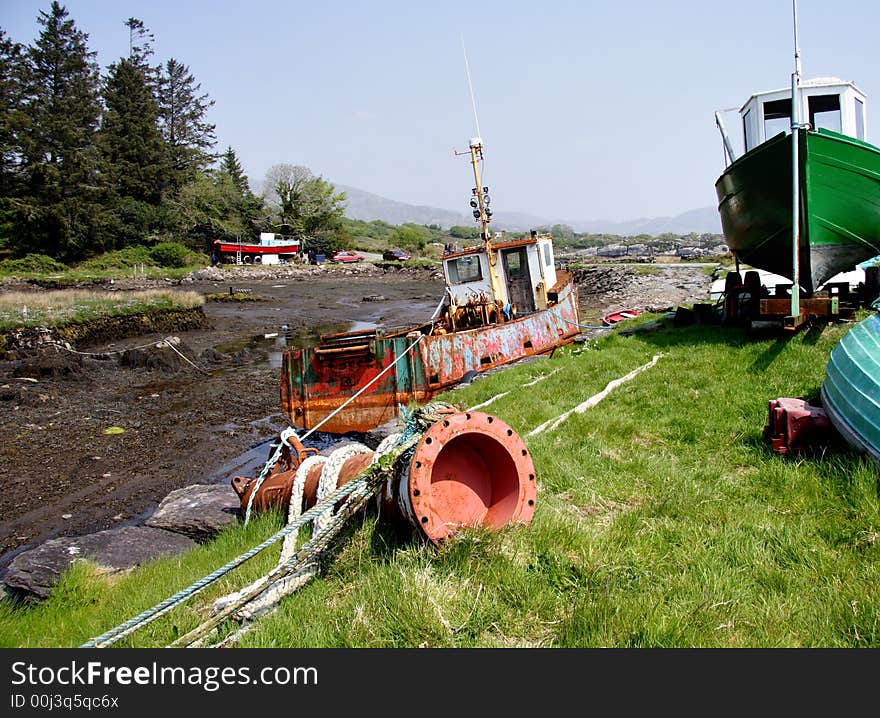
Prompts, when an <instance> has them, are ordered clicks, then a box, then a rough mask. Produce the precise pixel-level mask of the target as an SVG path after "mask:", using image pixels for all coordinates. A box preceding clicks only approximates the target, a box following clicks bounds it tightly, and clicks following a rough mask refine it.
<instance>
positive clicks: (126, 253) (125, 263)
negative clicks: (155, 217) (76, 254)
mask: <svg viewBox="0 0 880 718" xmlns="http://www.w3.org/2000/svg"><path fill="white" fill-rule="evenodd" d="M140 264H145V265H147V266H149V265H151V264H153V259H152V257H151V256H150V250H149V249H148V248H147V247H144V246H142V245H138V246H134V247H126V248H125V249H119V250H117V251H115V252H107V253H106V254H101V255H99V256H97V257H93V258H92V259H88V260H86V261H85V262H82V263H81V264H79V265H77V268H78V269H86V270H93V271H99V270H105V269H130V268H131V267H134V266H137V265H140Z"/></svg>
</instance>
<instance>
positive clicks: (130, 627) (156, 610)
mask: <svg viewBox="0 0 880 718" xmlns="http://www.w3.org/2000/svg"><path fill="white" fill-rule="evenodd" d="M363 484H364V481H363V480H360V481H358V480H355V481H350V482H349V483H347V484H345V485H344V486H342V487H341V488H339V489H338V490H337V491H334V492H333V493H332V494H331V495H330V496H328V497H327V498H326V499H325V500H324V501H321V502H319V503H317V504H315V505H314V506H313V507H312V508H310V509H309V510H308V511H305V512H304V513H303V514H302V515H301V516H300V517H299V519H298V520H296V521H294V522H293V523H290V524H288V525H287V526H285V527H284V528H283V529H281V530H280V531H278V532H277V533H275V534H273V535H272V536H270V537H269V538H267V539H266V540H265V541H263V542H262V543H260V544H258V545H257V546H254V548H252V549H250V550H249V551H246V552H245V553H243V554H241V555H240V556H238V557H236V558H234V559H232V560H231V561H229V562H228V563H226V564H224V565H223V566H221V567H220V568H218V569H217V570H216V571H212V572H211V573H209V574H208V575H207V576H205V577H203V578H201V579H199V580H198V581H196V582H195V583H193V584H191V585H190V586H187V587H186V588H184V589H182V590H180V591H178V592H177V593H175V594H174V595H173V596H170V597H169V598H166V599H165V600H164V601H162V602H161V603H158V604H156V605H155V606H153V607H152V608H149V609H147V610H146V611H142V612H141V613H139V614H138V615H137V616H134V617H133V618H130V619H128V620H127V621H125V622H124V623H121V624H120V625H118V626H116V627H115V628H112V629H110V630H109V631H107V632H105V633H102V634H101V635H100V636H98V637H97V638H92V639H91V640H89V641H86V642H85V643H84V644H82V645H81V646H80V648H103V647H105V646H109V645H111V644H113V643H115V642H116V641H118V640H119V639H121V638H123V637H125V636H127V635H129V634H130V633H133V632H134V631H136V630H138V629H139V628H142V627H143V626H145V625H147V624H148V623H151V622H152V621H154V620H156V619H157V618H159V617H160V616H162V615H164V614H165V613H167V612H168V611H170V610H171V609H172V608H175V607H176V606H179V605H180V604H181V603H183V602H184V601H186V600H188V599H189V598H191V597H192V596H195V595H196V594H197V593H199V592H201V591H203V590H204V589H205V588H207V587H208V586H210V585H211V584H212V583H214V582H215V581H217V580H218V579H220V578H222V577H223V576H225V575H226V574H227V573H229V572H230V571H232V570H233V569H235V568H238V567H239V566H241V565H242V564H243V563H244V562H245V561H248V560H249V559H251V558H253V557H254V556H256V555H257V554H258V553H260V552H261V551H262V550H263V549H266V548H268V547H269V546H271V545H272V544H275V543H277V542H278V541H280V540H282V539H283V538H284V537H285V536H287V535H288V534H289V533H292V532H293V531H297V530H299V528H300V527H302V526H304V525H305V524H307V523H308V522H309V521H312V520H313V519H315V518H316V517H318V516H320V515H321V514H322V513H323V512H324V511H326V510H327V509H328V508H332V507H333V506H334V505H335V504H336V502H338V501H339V500H340V499H343V498H345V497H347V496H350V495H351V494H353V493H354V492H355V491H356V490H357V489H358V488H360V487H361V486H362V485H363Z"/></svg>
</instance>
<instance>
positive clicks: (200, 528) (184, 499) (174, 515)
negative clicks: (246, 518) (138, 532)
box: [144, 483, 241, 543]
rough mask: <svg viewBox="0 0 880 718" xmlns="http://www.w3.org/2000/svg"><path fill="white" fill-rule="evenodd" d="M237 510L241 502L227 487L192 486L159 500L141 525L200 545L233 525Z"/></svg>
mask: <svg viewBox="0 0 880 718" xmlns="http://www.w3.org/2000/svg"><path fill="white" fill-rule="evenodd" d="M240 509H241V500H240V499H239V498H238V495H237V494H236V493H235V492H234V491H233V490H232V486H230V485H229V484H226V483H224V484H193V485H192V486H185V487H183V488H182V489H177V490H175V491H172V492H171V493H170V494H168V496H166V497H165V498H164V499H162V503H161V504H159V507H158V508H157V509H156V511H155V512H154V513H153V515H152V516H150V518H148V519H147V520H146V521H144V525H145V526H151V527H153V528H156V529H164V530H165V531H173V532H174V533H178V534H183V535H184V536H188V537H189V538H191V539H193V540H194V541H198V542H200V543H204V542H205V541H209V540H210V539H212V538H214V537H215V536H217V534H219V533H220V532H221V531H222V530H223V529H226V528H229V527H231V526H235V525H237V524H238V519H239V515H240Z"/></svg>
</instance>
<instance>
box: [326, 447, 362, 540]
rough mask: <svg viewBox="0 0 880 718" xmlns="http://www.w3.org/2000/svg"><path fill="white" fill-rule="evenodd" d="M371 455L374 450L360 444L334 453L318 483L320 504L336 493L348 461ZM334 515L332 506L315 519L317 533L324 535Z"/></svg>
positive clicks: (329, 457)
mask: <svg viewBox="0 0 880 718" xmlns="http://www.w3.org/2000/svg"><path fill="white" fill-rule="evenodd" d="M370 453H372V449H369V448H367V447H366V446H364V445H363V444H358V443H354V444H346V445H345V446H341V447H339V448H338V449H336V450H335V451H333V452H332V453H331V454H330V456H328V457H327V461H326V463H325V464H324V467H323V468H322V469H321V479H320V480H319V481H318V497H317V500H318V502H321V501H322V500H324V499H325V498H327V497H328V496H329V495H330V494H332V493H333V492H334V491H336V486H337V484H338V483H339V472H340V471H341V470H342V467H343V466H344V465H345V462H346V461H348V460H349V459H350V458H352V457H354V456H357V455H359V454H370ZM333 514H334V511H333V507H332V506H331V507H330V508H328V509H327V510H326V511H325V512H324V513H323V514H321V515H320V516H318V518H316V519H315V523H314V527H315V528H314V531H315V533H322V532H323V531H324V530H325V529H326V528H327V526H328V525H329V523H330V521H331V520H332V519H333Z"/></svg>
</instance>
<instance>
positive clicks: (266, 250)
mask: <svg viewBox="0 0 880 718" xmlns="http://www.w3.org/2000/svg"><path fill="white" fill-rule="evenodd" d="M214 246H215V248H216V251H217V252H220V253H221V254H236V253H237V252H241V253H242V254H250V255H255V254H259V255H262V254H297V253H298V252H299V243H298V242H297V243H291V244H280V245H266V244H237V243H235V242H221V241H220V240H219V239H218V240H215V241H214Z"/></svg>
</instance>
